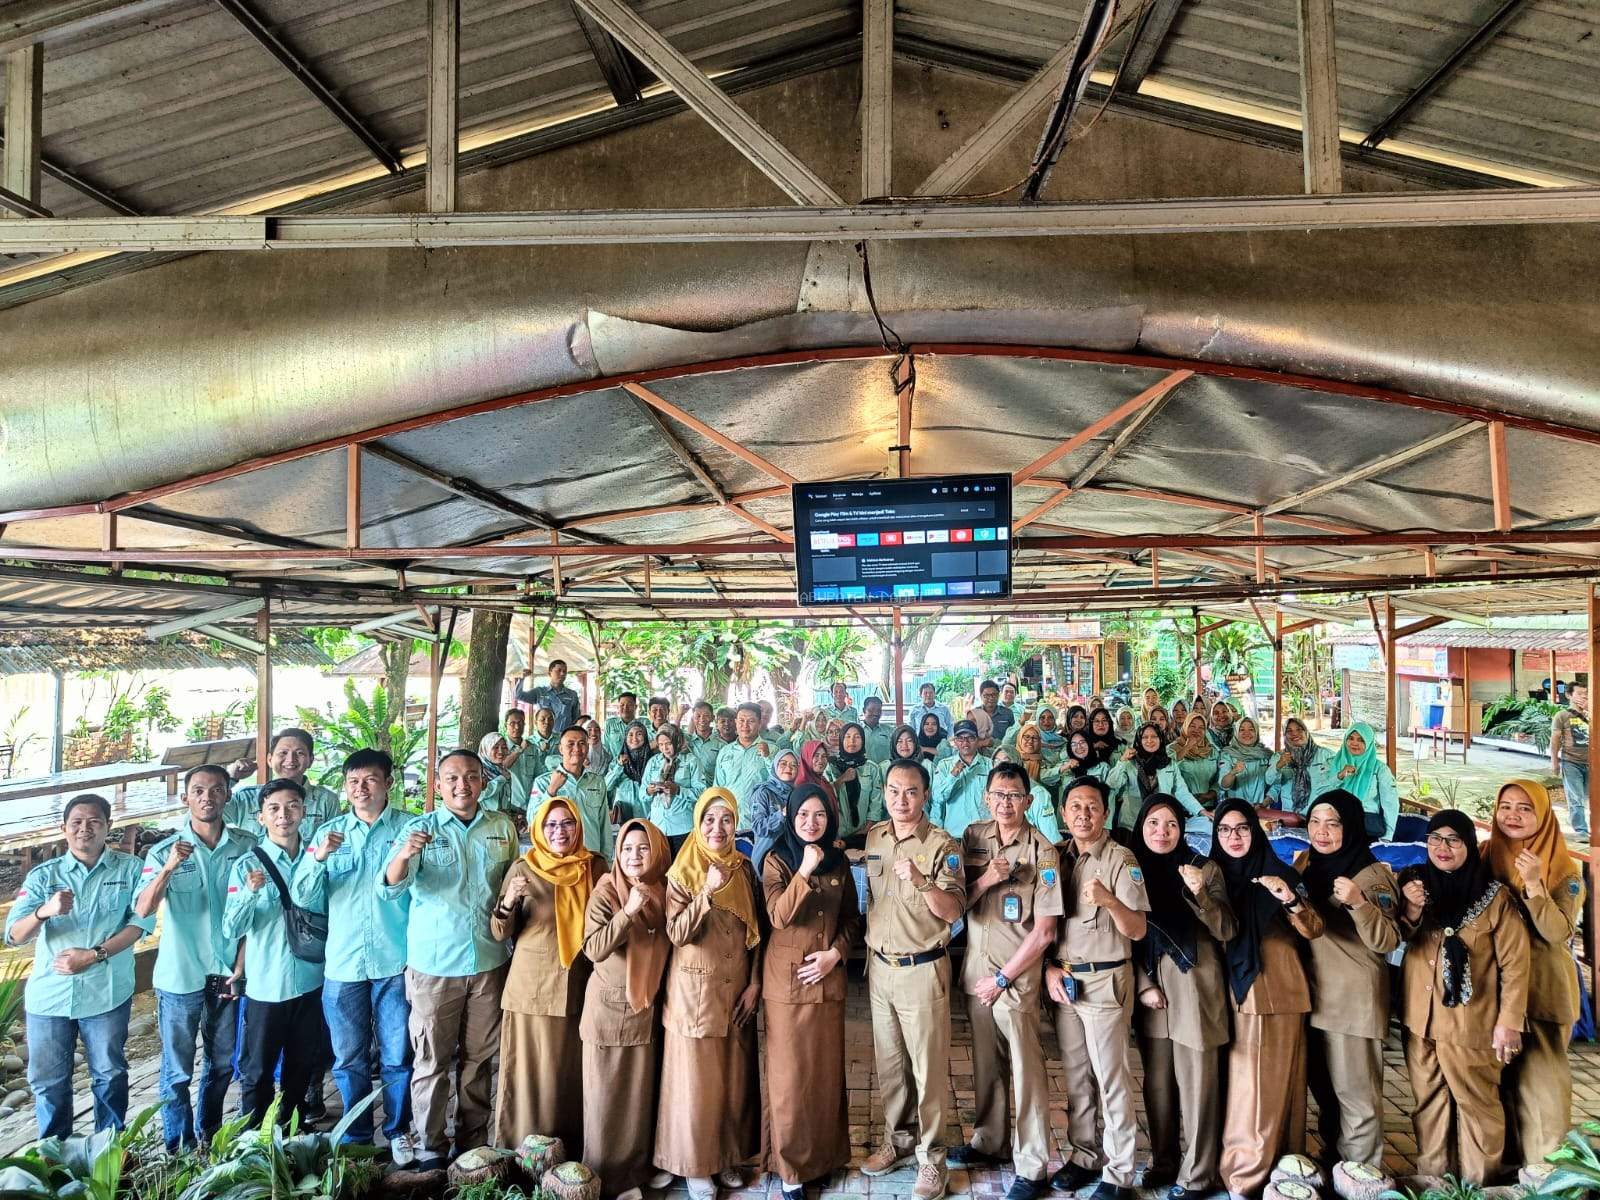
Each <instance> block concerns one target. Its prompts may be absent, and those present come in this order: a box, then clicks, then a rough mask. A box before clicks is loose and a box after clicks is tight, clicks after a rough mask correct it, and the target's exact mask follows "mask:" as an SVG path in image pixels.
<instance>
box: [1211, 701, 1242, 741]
mask: <svg viewBox="0 0 1600 1200" xmlns="http://www.w3.org/2000/svg"><path fill="white" fill-rule="evenodd" d="M1237 719H1238V714H1237V713H1235V712H1234V711H1233V705H1231V704H1229V703H1228V702H1227V701H1226V700H1218V701H1217V702H1216V703H1215V704H1213V705H1212V706H1211V723H1210V724H1209V725H1207V726H1206V736H1207V737H1208V738H1210V739H1211V745H1212V746H1213V747H1215V748H1216V749H1217V751H1218V752H1221V751H1223V750H1225V749H1227V746H1228V743H1229V742H1231V741H1233V723H1234V721H1236V720H1237Z"/></svg>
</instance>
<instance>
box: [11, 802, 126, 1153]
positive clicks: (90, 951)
mask: <svg viewBox="0 0 1600 1200" xmlns="http://www.w3.org/2000/svg"><path fill="white" fill-rule="evenodd" d="M61 828H62V829H63V831H65V833H66V841H67V852H66V853H65V854H63V855H61V856H60V857H59V858H52V859H50V860H49V861H48V862H43V863H40V864H39V865H38V866H36V867H34V868H33V869H32V870H31V871H29V872H28V875H27V878H25V879H24V880H23V881H22V889H21V890H20V891H18V892H17V898H16V900H15V901H14V902H13V903H12V905H11V912H10V913H9V914H8V915H7V917H6V945H8V946H23V945H26V944H27V943H28V942H30V941H33V939H34V938H35V937H37V938H38V939H39V940H38V943H37V944H36V945H35V946H34V949H33V969H32V972H31V973H30V974H29V976H28V986H27V990H26V993H25V995H24V998H23V1007H24V1010H25V1011H26V1013H27V1028H28V1085H29V1087H31V1088H32V1089H33V1105H34V1115H35V1118H36V1119H37V1121H38V1124H39V1136H40V1137H41V1138H47V1137H61V1138H64V1137H70V1136H71V1134H72V1108H73V1095H72V1057H73V1049H74V1047H75V1045H76V1044H77V1043H78V1042H79V1041H80V1040H81V1041H82V1042H83V1054H84V1060H85V1062H86V1063H87V1064H88V1067H89V1090H90V1092H91V1093H92V1094H93V1096H94V1127H95V1131H96V1132H99V1131H100V1130H102V1129H121V1128H122V1126H123V1124H124V1123H125V1122H126V1121H127V1118H128V1054H127V1043H128V1012H129V1010H130V1008H131V1007H132V1004H133V946H134V943H135V942H137V941H138V940H139V939H140V938H141V937H143V936H144V935H145V934H147V933H149V932H151V931H152V930H153V929H154V928H155V924H156V922H155V918H154V917H143V918H141V917H140V916H139V915H138V914H137V913H135V912H134V910H133V894H134V889H135V888H137V887H138V886H139V872H140V864H139V860H138V859H137V858H135V857H134V856H133V855H131V854H124V853H123V852H122V851H121V850H112V849H109V848H107V846H106V838H107V837H108V836H109V834H110V833H111V805H110V804H109V803H107V801H106V799H105V797H103V796H96V795H94V794H93V793H85V794H83V795H81V796H74V797H73V798H72V799H71V800H68V801H67V805H66V808H65V809H64V810H63V811H62V813H61Z"/></svg>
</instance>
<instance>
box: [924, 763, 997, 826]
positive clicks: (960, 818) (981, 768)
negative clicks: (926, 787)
mask: <svg viewBox="0 0 1600 1200" xmlns="http://www.w3.org/2000/svg"><path fill="white" fill-rule="evenodd" d="M960 761H961V760H960V759H959V758H957V757H955V756H953V755H952V756H951V757H950V758H941V759H940V760H939V761H938V762H937V763H935V764H934V768H933V803H932V804H931V805H930V806H929V809H928V815H929V816H930V817H932V818H933V819H934V820H935V821H936V822H938V823H939V824H940V825H942V826H944V828H945V832H946V833H948V834H949V835H950V836H951V837H954V838H959V837H960V836H961V835H962V834H964V833H966V831H967V826H968V825H971V824H972V823H973V822H974V821H987V820H990V819H991V814H990V812H989V802H988V801H987V800H985V799H984V798H983V792H984V788H985V787H986V786H987V785H988V782H989V768H990V767H992V766H993V765H994V764H993V763H992V762H991V761H990V760H989V759H988V758H985V757H984V756H983V755H981V754H979V755H977V756H975V757H974V758H973V760H972V761H971V762H970V763H969V764H967V766H965V767H963V768H962V770H961V774H959V775H952V774H951V773H950V769H951V768H952V767H953V766H955V764H956V763H958V762H960Z"/></svg>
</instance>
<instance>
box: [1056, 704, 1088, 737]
mask: <svg viewBox="0 0 1600 1200" xmlns="http://www.w3.org/2000/svg"><path fill="white" fill-rule="evenodd" d="M1074 713H1076V714H1077V715H1078V716H1080V717H1082V718H1083V724H1082V725H1078V726H1074V725H1073V723H1072V716H1073V714H1074ZM1080 729H1081V730H1083V731H1084V732H1085V733H1087V732H1088V731H1089V710H1088V709H1087V708H1085V707H1084V706H1083V705H1081V704H1074V705H1073V706H1072V707H1071V708H1069V709H1067V711H1066V714H1065V715H1064V716H1063V717H1062V718H1061V732H1062V733H1063V734H1065V735H1066V736H1067V737H1071V736H1072V735H1073V734H1074V733H1076V732H1078V730H1080Z"/></svg>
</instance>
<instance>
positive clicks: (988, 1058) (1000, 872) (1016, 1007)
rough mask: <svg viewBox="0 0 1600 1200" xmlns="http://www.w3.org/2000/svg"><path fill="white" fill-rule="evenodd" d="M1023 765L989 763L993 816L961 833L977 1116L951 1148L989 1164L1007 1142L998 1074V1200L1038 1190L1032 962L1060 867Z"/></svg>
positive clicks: (961, 1159) (1040, 1156)
mask: <svg viewBox="0 0 1600 1200" xmlns="http://www.w3.org/2000/svg"><path fill="white" fill-rule="evenodd" d="M1029 788H1030V782H1029V779H1028V773H1027V772H1026V771H1025V770H1023V769H1022V767H1020V766H1018V765H1017V764H1016V763H1001V764H999V765H998V766H996V767H995V768H993V769H992V770H991V771H990V772H989V778H988V782H987V783H986V785H985V788H984V799H985V800H986V801H987V802H988V805H989V811H990V812H992V813H993V814H994V820H992V821H978V822H976V823H975V824H972V825H969V826H968V827H967V830H966V833H965V834H963V835H962V844H963V848H964V850H965V851H966V864H967V930H968V933H967V939H968V940H967V953H966V957H965V959H964V960H963V963H962V970H961V990H962V991H963V992H965V993H966V994H967V1013H968V1015H969V1017H970V1019H971V1021H972V1075H973V1093H974V1107H975V1109H976V1115H975V1119H974V1127H973V1132H972V1141H971V1142H970V1143H969V1144H968V1145H965V1146H958V1147H956V1149H954V1150H952V1151H951V1152H950V1161H951V1163H952V1164H954V1165H955V1166H958V1167H966V1166H977V1165H979V1164H987V1163H996V1162H998V1161H999V1159H998V1155H999V1153H1000V1150H1001V1148H1002V1147H1003V1146H1004V1145H1005V1144H1006V1133H1007V1124H1006V1077H1007V1076H1008V1075H1009V1076H1010V1083H1011V1089H1010V1090H1011V1102H1012V1104H1013V1106H1014V1107H1015V1109H1016V1118H1015V1120H1016V1133H1015V1136H1014V1137H1013V1138H1012V1146H1011V1157H1012V1166H1013V1167H1014V1169H1015V1171H1016V1179H1015V1181H1014V1182H1013V1183H1012V1185H1011V1190H1010V1191H1008V1192H1007V1193H1006V1200H1035V1198H1036V1197H1038V1196H1040V1195H1042V1194H1043V1193H1044V1192H1045V1191H1046V1190H1047V1188H1046V1183H1047V1177H1048V1173H1049V1162H1050V1115H1049V1106H1050V1098H1049V1093H1048V1090H1047V1082H1046V1078H1045V1067H1044V1052H1043V1051H1042V1050H1041V1049H1040V1047H1039V986H1040V977H1041V970H1040V963H1041V962H1042V961H1043V959H1044V952H1045V951H1046V950H1047V949H1049V948H1050V947H1051V946H1052V945H1053V944H1054V943H1055V940H1056V923H1057V920H1058V919H1059V918H1060V916H1061V911H1062V908H1061V869H1060V863H1059V858H1058V855H1057V852H1056V848H1055V845H1054V844H1053V843H1052V842H1051V841H1050V839H1049V838H1047V837H1045V836H1044V834H1042V833H1040V832H1039V831H1038V830H1037V829H1035V828H1034V827H1033V826H1032V825H1030V824H1028V822H1027V819H1026V818H1025V817H1024V816H1023V813H1024V812H1025V811H1026V810H1027V807H1028V805H1029V803H1030V802H1031V800H1032V794H1031V792H1030V791H1029Z"/></svg>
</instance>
